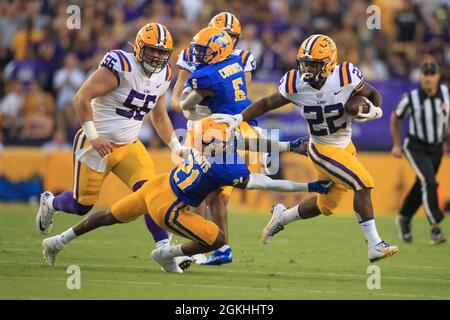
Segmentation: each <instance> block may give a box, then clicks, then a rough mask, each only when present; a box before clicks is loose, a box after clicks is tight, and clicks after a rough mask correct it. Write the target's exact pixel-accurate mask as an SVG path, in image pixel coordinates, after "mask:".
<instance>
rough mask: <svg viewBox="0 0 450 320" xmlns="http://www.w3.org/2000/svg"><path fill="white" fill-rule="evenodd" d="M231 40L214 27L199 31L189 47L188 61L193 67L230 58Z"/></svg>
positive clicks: (223, 32) (226, 34)
mask: <svg viewBox="0 0 450 320" xmlns="http://www.w3.org/2000/svg"><path fill="white" fill-rule="evenodd" d="M232 51H233V40H232V39H231V37H230V35H229V34H228V33H227V32H225V31H223V30H221V29H219V28H216V27H206V28H204V29H202V30H200V31H199V32H198V33H197V34H196V35H195V37H194V38H193V39H192V41H191V45H190V46H189V54H188V56H189V61H190V62H191V63H192V64H194V65H202V64H214V63H217V62H220V61H223V60H225V59H227V58H229V57H230V55H231V52H232Z"/></svg>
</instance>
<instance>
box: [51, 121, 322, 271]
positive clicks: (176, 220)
mask: <svg viewBox="0 0 450 320" xmlns="http://www.w3.org/2000/svg"><path fill="white" fill-rule="evenodd" d="M214 121H215V120H214V118H212V117H207V118H204V119H203V120H201V121H198V122H196V124H195V126H194V128H193V132H192V133H190V135H189V136H190V137H191V139H192V146H193V147H192V148H191V149H190V150H189V154H188V156H187V157H186V158H185V160H184V162H182V163H181V164H179V165H178V166H176V167H175V168H174V169H173V170H172V171H171V172H169V173H164V174H161V175H159V176H157V177H155V178H154V179H152V180H151V181H147V182H146V183H145V184H144V185H143V186H142V188H140V189H139V190H138V191H136V192H134V193H132V194H130V195H128V196H126V197H125V198H123V199H121V200H119V201H118V202H117V203H115V204H113V205H112V207H111V208H110V209H109V210H106V211H99V212H96V213H94V214H92V215H90V216H89V217H87V218H86V219H84V220H83V221H81V222H80V223H78V224H77V225H75V226H73V227H71V228H69V229H68V230H67V231H65V232H63V233H61V234H59V235H57V236H54V237H51V238H47V239H45V240H44V241H43V246H44V258H45V260H46V261H47V262H48V263H49V264H50V265H52V266H53V265H54V264H55V260H56V256H57V255H58V253H59V252H60V251H61V250H62V249H63V248H64V247H65V246H66V245H67V244H68V243H69V242H70V241H71V240H73V239H75V238H76V237H79V236H81V235H83V234H85V233H87V232H89V231H91V230H94V229H96V228H98V227H102V226H109V225H113V224H116V223H128V222H131V221H133V220H136V219H137V218H138V217H139V216H141V215H143V214H145V213H147V212H148V213H149V214H150V215H151V217H152V219H153V220H154V221H155V222H156V223H157V224H158V226H159V227H161V228H163V229H165V230H167V231H170V232H172V233H174V234H177V235H179V236H181V237H184V238H187V239H189V240H190V241H188V242H186V243H184V244H177V245H170V246H166V247H164V246H160V247H158V248H157V249H155V250H153V251H152V257H153V258H154V259H155V260H156V261H157V262H158V263H159V264H160V265H161V267H163V269H164V270H166V271H167V272H175V273H182V272H183V270H182V269H181V268H180V267H179V266H178V264H177V262H176V259H175V258H177V257H180V256H192V255H195V254H200V253H206V252H209V251H211V250H215V249H217V248H220V247H222V246H223V245H224V243H225V240H226V239H225V234H224V232H223V231H222V230H220V228H219V227H218V226H217V224H215V223H214V222H212V221H209V220H206V219H205V218H203V217H202V216H200V215H198V214H195V213H193V212H191V211H190V209H189V208H190V207H195V206H198V205H199V204H200V203H201V202H202V201H203V200H204V199H205V198H206V197H207V196H208V195H209V194H210V193H212V192H214V191H216V190H217V189H219V188H222V187H224V186H234V187H237V188H241V189H265V190H273V191H285V192H299V191H306V192H319V193H327V192H328V184H329V181H315V182H311V183H299V182H294V181H289V180H272V179H271V178H269V177H267V176H265V175H263V174H260V173H250V171H249V170H248V167H247V165H246V164H245V163H244V161H243V160H242V159H240V157H239V155H238V154H237V152H236V148H237V144H236V143H235V136H234V131H231V132H230V131H229V130H228V127H227V126H226V125H225V124H217V123H215V122H214ZM266 144H267V145H268V146H271V145H273V144H270V143H268V142H267V143H266ZM248 145H251V144H248ZM245 147H247V145H246V146H245ZM256 151H257V150H256ZM273 151H274V152H276V151H277V150H273Z"/></svg>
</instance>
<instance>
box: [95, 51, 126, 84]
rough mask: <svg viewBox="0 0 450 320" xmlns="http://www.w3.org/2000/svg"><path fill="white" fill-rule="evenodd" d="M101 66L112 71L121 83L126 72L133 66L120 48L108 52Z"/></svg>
mask: <svg viewBox="0 0 450 320" xmlns="http://www.w3.org/2000/svg"><path fill="white" fill-rule="evenodd" d="M99 66H101V67H105V68H107V69H108V70H109V71H111V72H112V73H113V74H114V75H115V76H116V78H117V81H118V82H119V83H120V80H121V79H122V78H123V77H124V72H126V71H128V70H131V66H130V64H129V62H128V61H126V60H125V59H124V56H123V54H121V53H120V52H119V51H118V50H112V51H109V52H107V53H106V54H105V55H104V56H103V59H102V61H101V62H100V64H99Z"/></svg>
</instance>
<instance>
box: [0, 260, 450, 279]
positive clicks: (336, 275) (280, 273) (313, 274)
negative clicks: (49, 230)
mask: <svg viewBox="0 0 450 320" xmlns="http://www.w3.org/2000/svg"><path fill="white" fill-rule="evenodd" d="M149 261H150V260H149ZM0 263H3V264H18V263H19V264H27V265H38V266H44V265H46V263H45V262H44V261H43V262H42V263H38V262H24V261H21V262H15V261H7V260H0ZM79 265H80V266H86V267H99V268H119V269H121V268H130V269H148V268H153V267H154V266H153V265H149V266H137V265H117V264H114V265H108V264H95V263H79ZM201 268H204V270H205V271H212V272H213V273H214V272H215V273H231V274H250V275H252V274H256V275H263V276H268V275H278V276H299V277H301V276H310V277H329V278H342V277H346V278H354V279H366V278H367V275H366V274H361V275H357V274H346V273H327V272H284V271H274V272H270V271H255V270H250V271H241V270H228V269H219V268H214V269H208V268H209V267H201ZM382 277H383V279H391V280H402V281H418V282H438V283H442V282H445V283H450V279H431V278H417V277H397V276H382Z"/></svg>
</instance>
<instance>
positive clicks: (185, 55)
mask: <svg viewBox="0 0 450 320" xmlns="http://www.w3.org/2000/svg"><path fill="white" fill-rule="evenodd" d="M183 52H184V53H183V61H184V62H189V60H188V54H187V49H184V50H183Z"/></svg>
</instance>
